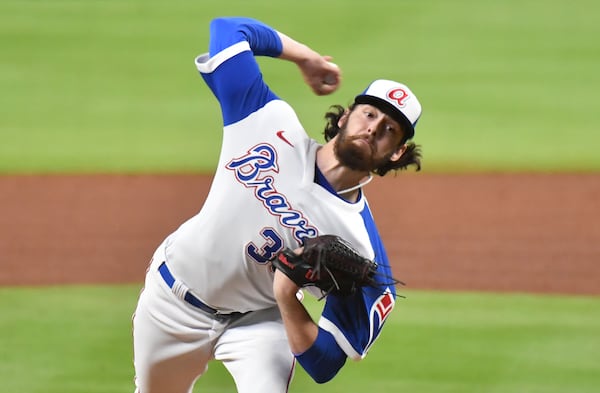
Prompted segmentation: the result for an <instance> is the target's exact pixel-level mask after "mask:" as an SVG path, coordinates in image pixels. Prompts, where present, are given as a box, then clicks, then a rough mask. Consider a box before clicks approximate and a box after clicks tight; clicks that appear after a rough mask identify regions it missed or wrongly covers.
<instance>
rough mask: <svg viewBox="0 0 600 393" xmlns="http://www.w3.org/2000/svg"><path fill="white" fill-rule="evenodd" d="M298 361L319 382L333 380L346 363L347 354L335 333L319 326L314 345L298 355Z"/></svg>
mask: <svg viewBox="0 0 600 393" xmlns="http://www.w3.org/2000/svg"><path fill="white" fill-rule="evenodd" d="M296 359H297V360H298V363H300V365H301V366H302V368H304V370H305V371H306V372H307V373H308V375H310V376H311V377H312V379H314V380H315V382H317V383H325V382H327V381H329V380H331V379H332V378H333V377H334V376H335V375H336V374H337V373H338V371H339V370H340V369H341V368H342V367H343V366H344V364H345V363H346V354H345V353H344V351H343V350H342V349H341V348H340V347H339V346H338V345H337V343H336V342H335V339H334V338H333V335H331V333H329V332H328V331H326V330H324V329H322V328H319V334H318V335H317V339H316V340H315V342H314V343H313V345H312V346H311V347H310V348H308V349H307V350H306V351H304V352H303V353H301V354H299V355H296Z"/></svg>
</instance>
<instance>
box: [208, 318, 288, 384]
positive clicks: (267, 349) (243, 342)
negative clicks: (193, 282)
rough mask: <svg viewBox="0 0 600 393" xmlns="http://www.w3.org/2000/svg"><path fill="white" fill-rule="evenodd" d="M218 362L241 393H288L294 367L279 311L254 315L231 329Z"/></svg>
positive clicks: (220, 348) (218, 348)
mask: <svg viewBox="0 0 600 393" xmlns="http://www.w3.org/2000/svg"><path fill="white" fill-rule="evenodd" d="M215 358H216V359H217V360H220V361H222V362H223V364H224V365H225V367H226V368H227V370H228V371H229V373H230V374H231V375H232V376H233V379H234V381H235V384H236V386H237V391H238V393H264V392H272V393H285V392H287V391H288V387H289V384H290V382H291V380H292V377H293V373H294V366H295V358H294V356H293V355H292V353H291V351H290V348H289V345H288V341H287V336H286V334H285V329H284V326H283V322H282V321H281V317H280V315H279V310H278V309H277V307H275V308H271V309H268V310H261V311H255V312H252V313H249V314H247V315H245V316H244V317H242V318H240V319H239V320H237V321H236V322H234V323H232V324H231V325H229V328H228V329H227V330H226V331H225V333H223V335H222V336H221V338H220V339H219V342H218V344H217V346H216V348H215Z"/></svg>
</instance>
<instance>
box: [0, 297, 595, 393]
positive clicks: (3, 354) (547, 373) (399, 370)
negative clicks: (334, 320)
mask: <svg viewBox="0 0 600 393" xmlns="http://www.w3.org/2000/svg"><path fill="white" fill-rule="evenodd" d="M139 289H140V287H139V286H138V285H122V286H96V287H85V286H80V287H79V286H74V287H44V288H20V289H17V288H0V309H1V310H2V313H0V336H1V337H2V345H1V346H0V359H1V360H0V381H2V389H1V391H2V392H7V393H9V392H10V393H17V392H28V393H34V392H45V393H53V392H56V393H59V392H60V393H82V392H94V393H96V392H97V393H111V392H119V391H120V392H123V391H125V392H126V391H133V389H132V386H133V383H132V378H133V367H132V360H131V359H132V351H131V345H130V342H131V321H130V317H131V314H132V310H133V309H134V307H135V301H136V299H137V295H138V292H139ZM406 294H407V298H406V299H399V300H398V301H399V304H398V306H397V311H396V312H395V313H394V314H392V316H391V317H390V318H391V319H389V320H388V326H387V328H386V330H385V331H384V333H383V334H382V336H381V337H380V340H379V341H378V343H377V345H375V346H374V347H373V348H372V350H371V352H370V353H369V356H367V358H366V359H364V360H363V361H361V362H352V363H349V364H348V365H347V366H346V367H345V368H344V369H343V370H342V371H341V372H340V374H339V375H338V377H337V378H336V379H335V380H334V381H332V382H330V383H328V384H325V385H316V384H314V382H312V381H311V380H310V379H309V377H308V376H307V375H306V374H305V373H304V371H303V370H302V369H301V368H298V369H297V372H296V378H295V380H294V382H293V385H292V386H293V389H292V391H294V392H298V393H301V392H306V393H308V392H328V393H333V392H336V393H338V392H339V393H350V392H365V391H392V392H443V393H481V392H502V393H524V392H529V393H564V392H572V393H593V392H596V391H597V388H598V386H600V372H599V371H600V366H599V363H598V354H599V353H600V335H598V332H599V331H600V299H598V298H591V297H554V296H532V295H522V294H505V295H501V294H477V293H452V294H449V293H443V292H438V293H428V292H421V291H408V292H406ZM306 301H307V304H308V305H309V307H310V309H311V312H313V314H314V315H316V313H317V312H318V311H319V310H320V306H321V303H317V302H316V301H315V300H312V299H308V298H307V300H306ZM257 377H259V376H257ZM195 391H197V392H206V393H219V392H227V391H229V392H231V391H234V385H233V381H232V380H231V377H229V375H228V374H227V373H226V371H225V369H224V368H223V367H222V366H221V365H220V364H218V363H214V364H213V365H211V366H210V369H209V372H208V373H207V374H206V376H205V377H203V378H202V379H201V380H200V382H199V383H198V385H197V387H196V389H195Z"/></svg>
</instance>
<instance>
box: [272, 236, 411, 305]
mask: <svg viewBox="0 0 600 393" xmlns="http://www.w3.org/2000/svg"><path fill="white" fill-rule="evenodd" d="M271 263H272V265H273V267H274V268H276V269H278V270H280V271H282V272H283V273H284V274H285V275H286V276H288V277H289V278H290V279H291V280H292V281H293V282H294V283H296V285H298V286H299V287H307V286H315V287H318V288H319V289H321V290H322V291H323V292H324V293H325V294H328V293H337V294H341V295H349V294H352V293H354V292H355V291H356V290H357V289H358V288H360V287H363V286H371V287H379V286H382V285H384V284H387V285H390V284H396V283H399V281H398V280H395V279H394V278H392V277H386V278H385V279H384V280H381V277H378V276H379V273H378V271H377V264H376V263H375V262H373V261H371V260H369V259H367V258H365V257H363V256H361V255H360V254H359V253H358V252H356V251H355V250H354V249H353V248H352V247H351V246H350V245H349V244H348V243H347V242H346V241H344V240H343V239H342V238H340V237H339V236H335V235H321V236H317V237H315V238H308V239H305V241H304V245H303V250H302V253H301V254H300V255H298V254H296V253H294V252H293V251H292V250H291V249H289V248H286V249H284V250H283V251H281V252H279V253H278V254H277V255H276V256H275V258H273V259H272V260H271Z"/></svg>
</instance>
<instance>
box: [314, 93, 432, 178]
mask: <svg viewBox="0 0 600 393" xmlns="http://www.w3.org/2000/svg"><path fill="white" fill-rule="evenodd" d="M355 106H356V104H352V105H350V106H349V107H348V110H349V111H350V112H352V111H353V110H354V108H355ZM345 111H346V109H345V108H344V107H343V106H341V105H332V106H331V110H330V111H329V112H327V113H325V119H326V120H327V124H326V125H325V130H324V131H323V136H324V137H325V140H326V141H329V140H330V139H332V138H333V137H335V136H336V135H337V134H338V132H339V131H340V127H339V126H338V121H339V120H340V118H341V117H342V116H343V115H344V112H345ZM404 144H405V145H406V151H405V152H404V154H402V157H400V159H399V160H398V161H388V162H387V163H386V164H384V165H382V166H380V167H379V168H376V169H375V170H373V173H375V174H377V175H379V176H383V175H385V174H386V173H388V172H389V171H390V170H395V171H398V170H403V169H407V168H408V167H409V166H411V165H414V166H415V170H416V171H420V170H421V156H422V155H421V146H420V145H417V144H415V143H414V142H413V141H408V139H407V138H406V137H403V138H402V140H401V141H400V146H402V145H404Z"/></svg>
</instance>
